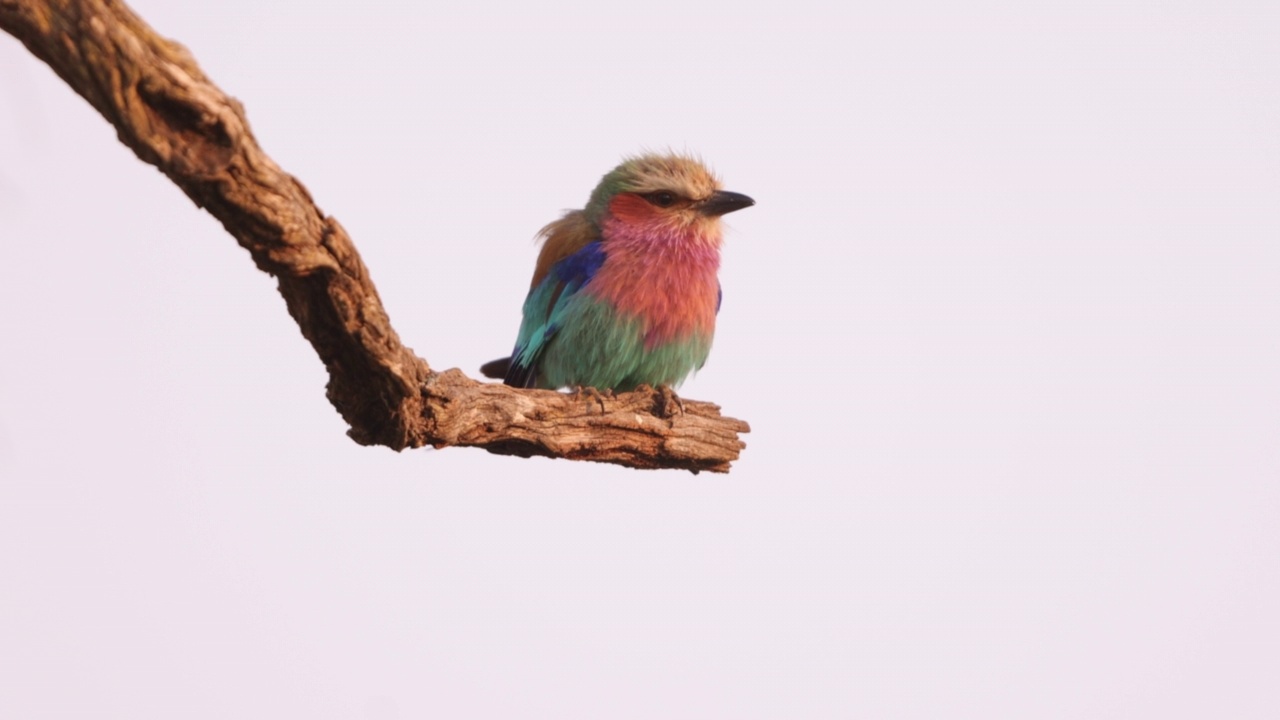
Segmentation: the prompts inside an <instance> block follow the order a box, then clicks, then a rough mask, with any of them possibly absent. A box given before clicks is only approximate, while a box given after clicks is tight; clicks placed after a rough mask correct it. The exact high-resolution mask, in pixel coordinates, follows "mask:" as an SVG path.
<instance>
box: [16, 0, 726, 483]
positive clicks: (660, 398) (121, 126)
mask: <svg viewBox="0 0 1280 720" xmlns="http://www.w3.org/2000/svg"><path fill="white" fill-rule="evenodd" d="M0 29H4V30H5V31H6V32H8V33H10V34H11V35H13V36H14V37H16V38H18V39H19V40H20V41H22V43H23V44H24V45H26V47H27V49H28V50H30V51H31V53H32V54H33V55H35V56H36V57H37V58H39V59H40V60H42V61H44V62H45V63H47V64H48V65H49V66H50V67H51V68H53V70H54V72H56V73H57V74H58V75H59V76H60V77H61V78H62V79H63V80H64V81H66V83H67V84H68V85H70V86H71V88H72V89H73V90H75V91H76V92H77V93H79V94H80V95H81V96H83V97H84V98H85V99H86V100H88V101H89V103H90V104H91V105H93V107H94V108H95V109H97V111H98V112H99V113H101V114H102V116H103V117H104V118H106V119H107V121H108V122H110V123H111V124H112V125H113V126H114V127H115V128H116V133H117V135H118V136H119V138H120V141H121V142H123V143H124V144H125V145H127V146H129V147H130V148H131V149H132V150H133V151H134V153H136V154H137V156H138V157H139V158H141V159H142V160H143V161H145V162H147V163H150V164H152V165H154V166H156V167H157V168H159V169H160V170H161V171H162V172H164V174H165V175H166V176H168V177H169V179H170V180H172V181H173V182H174V183H175V184H177V185H178V187H180V188H182V190H183V192H185V193H186V194H187V195H188V196H189V197H190V198H191V199H192V200H193V201H195V203H196V205H198V206H199V207H202V208H204V209H206V210H208V211H209V213H211V214H212V215H213V216H214V217H216V218H217V219H218V220H219V221H221V222H222V225H223V227H225V228H226V229H227V232H229V233H231V235H232V236H234V237H235V238H236V240H237V241H238V242H239V243H240V245H241V246H243V247H244V248H245V249H247V250H248V251H249V253H250V254H251V255H252V257H253V260H254V262H255V263H256V264H257V266H258V268H260V269H261V270H263V271H264V272H267V273H270V274H271V275H273V276H275V277H276V279H277V281H278V283H279V289H280V294H281V295H282V296H284V300H285V304H286V305H287V306H288V309H289V313H290V315H292V316H293V318H294V320H296V321H297V323H298V327H299V328H301V330H302V334H303V336H305V337H306V338H307V340H308V341H310V342H311V345H312V346H313V347H314V348H315V350H316V353H317V354H318V355H319V356H320V359H321V360H322V361H323V362H324V364H325V367H326V368H327V369H328V372H329V383H328V392H327V394H328V397H329V400H330V402H332V403H333V405H334V407H335V408H337V410H338V412H339V413H341V414H342V417H343V418H344V419H345V420H346V421H347V423H348V424H349V425H350V426H351V429H350V431H349V433H348V434H349V435H350V436H351V437H352V439H354V440H355V441H356V442H358V443H361V444H365V445H385V446H387V447H390V448H393V449H396V450H402V449H404V448H411V447H421V446H424V445H432V446H435V447H438V448H440V447H448V446H451V445H459V446H469V447H480V448H484V449H485V450H488V451H489V452H493V453H499V454H506V455H519V456H524V457H528V456H532V455H543V456H548V457H560V458H569V459H575V460H593V461H597V462H609V463H616V464H619V465H626V466H629V467H635V468H681V469H687V470H693V471H695V472H696V471H699V470H711V471H717V472H727V471H728V469H729V464H730V463H731V462H732V461H734V460H736V459H737V458H738V455H739V453H740V451H741V450H742V448H743V447H745V445H744V443H743V442H742V441H741V440H740V439H739V437H738V434H739V433H745V432H749V430H750V428H749V427H748V426H747V424H746V423H745V422H742V421H741V420H735V419H732V418H726V417H722V416H721V415H720V411H719V408H718V407H717V406H715V405H713V404H711V403H703V402H696V401H691V400H686V401H684V402H683V407H679V406H678V405H676V404H674V403H672V402H671V399H670V398H669V397H668V396H666V395H665V394H664V393H661V392H658V391H656V390H651V389H647V388H642V389H640V390H637V391H635V392H631V393H625V394H621V395H618V396H616V397H599V396H597V395H595V394H583V393H579V394H570V395H566V394H562V393H556V392H551V391H540V390H516V389H513V388H509V387H506V386H504V385H495V384H488V383H479V382H476V381H475V380H472V379H470V378H468V377H466V376H465V375H464V374H463V373H462V372H460V371H458V370H448V371H446V372H443V373H437V372H434V371H432V370H431V368H430V367H429V366H428V365H427V362H426V361H425V360H423V359H422V358H419V357H417V356H416V355H414V354H413V352H412V351H411V350H409V349H408V348H406V347H404V346H403V345H402V344H401V343H400V338H399V337H398V336H397V335H396V332H395V330H394V329H393V328H392V327H391V321H390V319H389V318H388V317H387V313H386V311H385V310H384V309H383V307H382V302H381V300H379V298H378V292H377V290H376V289H375V288H374V286H373V282H372V280H370V277H369V271H368V269H367V268H366V267H365V266H364V263H363V262H362V261H361V259H360V254H359V253H358V252H356V248H355V245H354V244H353V243H352V241H351V238H350V237H349V236H348V235H347V232H346V231H345V230H344V229H343V228H342V226H341V225H340V224H339V223H338V221H337V220H335V219H333V218H332V217H330V216H327V215H325V214H324V213H323V212H322V211H321V210H320V209H319V208H318V207H316V205H315V202H314V201H313V200H312V199H311V195H310V194H309V193H308V192H307V189H306V188H305V187H303V185H302V183H301V182H299V181H298V180H297V178H294V177H293V176H292V175H289V174H288V173H286V172H284V171H283V170H282V169H280V167H279V166H278V165H276V164H275V162H273V161H272V160H271V158H269V157H267V155H266V154H265V153H264V152H263V151H262V149H261V148H260V147H259V146H258V143H257V141H256V140H255V139H254V137H253V133H252V132H251V131H250V129H249V124H248V121H247V120H246V119H245V112H244V108H243V107H241V105H240V103H239V102H237V101H236V100H235V99H234V98H232V97H230V96H228V95H226V94H225V93H223V92H222V91H221V90H219V89H218V88H217V87H216V86H215V85H214V84H213V83H212V82H210V81H209V79H208V78H207V77H205V75H204V73H203V72H201V71H200V68H199V67H198V66H197V65H196V62H195V59H194V58H192V57H191V55H190V53H188V52H187V50H186V48H184V47H182V46H181V45H179V44H177V43H175V42H172V41H169V40H166V39H164V38H162V37H160V36H159V35H157V34H156V33H155V32H154V31H153V30H152V29H151V28H150V27H149V26H147V24H146V23H144V22H143V21H142V20H141V19H140V18H139V17H138V16H137V15H135V14H134V13H133V12H132V11H131V10H130V9H129V8H128V7H127V6H126V5H124V4H123V3H121V2H115V1H114V0H0ZM439 270H440V271H441V272H445V271H447V272H458V271H459V269H458V268H440V269H439Z"/></svg>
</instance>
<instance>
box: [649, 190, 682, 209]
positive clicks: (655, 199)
mask: <svg viewBox="0 0 1280 720" xmlns="http://www.w3.org/2000/svg"><path fill="white" fill-rule="evenodd" d="M644 197H645V199H646V200H648V201H649V202H650V203H653V204H654V205H657V206H658V207H661V208H668V207H671V206H672V205H675V204H676V196H675V195H674V194H673V193H669V192H666V191H665V190H660V191H658V192H653V193H649V194H648V195H645V196H644Z"/></svg>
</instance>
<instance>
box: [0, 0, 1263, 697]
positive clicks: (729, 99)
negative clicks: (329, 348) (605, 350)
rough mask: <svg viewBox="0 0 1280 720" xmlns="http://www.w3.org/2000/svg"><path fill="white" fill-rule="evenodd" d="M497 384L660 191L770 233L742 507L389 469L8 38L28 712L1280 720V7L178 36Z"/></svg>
mask: <svg viewBox="0 0 1280 720" xmlns="http://www.w3.org/2000/svg"><path fill="white" fill-rule="evenodd" d="M133 6H134V7H135V9H137V11H138V12H139V13H140V14H141V15H142V16H143V17H144V18H145V19H147V20H148V21H149V22H150V23H151V24H152V25H153V26H154V27H156V28H157V29H158V30H159V31H160V32H161V33H162V34H164V35H166V36H169V37H173V38H175V39H178V40H179V41H181V42H183V43H184V44H186V45H187V46H188V47H189V48H190V49H191V51H192V52H193V53H194V54H195V56H196V58H197V59H198V60H199V62H200V63H201V65H202V67H203V68H204V70H205V71H206V72H207V73H208V74H209V75H210V77H212V78H213V79H214V80H215V81H216V82H217V83H218V84H219V85H220V86H221V87H222V88H224V89H225V90H226V91H227V92H229V93H230V94H232V95H234V96H236V97H237V98H239V99H240V100H241V101H243V103H244V105H245V106H246V108H247V110H248V115H249V119H250V121H251V122H252V125H253V129H254V131H255V133H256V135H257V137H258V139H259V141H260V142H261V143H262V145H263V147H264V148H265V149H266V150H267V152H268V153H269V154H271V155H272V157H274V158H275V159H276V160H277V161H278V162H279V163H280V164H281V165H282V166H283V167H284V168H285V169H286V170H288V171H290V172H292V173H294V174H296V175H297V176H298V177H299V178H300V179H301V180H302V181H303V182H304V183H305V184H306V185H307V187H308V188H309V189H310V190H311V192H312V194H313V195H314V196H315V197H316V199H317V201H318V202H319V204H320V205H321V206H322V207H323V208H324V209H325V210H326V211H327V212H329V213H332V214H333V215H335V216H336V217H337V218H338V219H339V220H340V221H341V222H342V223H343V224H344V225H345V226H346V228H347V229H348V230H349V231H350V232H351V235H352V237H353V238H354V239H355V242H356V244H357V246H358V247H359V248H360V251H361V252H362V253H363V256H364V259H365V261H366V262H367V263H368V265H369V267H370V269H371V271H372V274H373V278H374V280H375V281H376V283H377V285H378V288H379V291H380V293H381V295H382V298H383V300H384V301H385V303H386V305H387V308H388V310H389V312H390V314H391V317H392V321H393V323H394V325H395V327H396V329H397V330H398V331H399V333H400V335H401V336H402V338H403V339H404V340H405V342H406V343H407V344H408V345H410V346H411V347H413V348H415V349H416V350H417V351H418V352H419V353H420V354H422V355H423V356H425V357H426V358H427V359H428V360H429V361H430V362H431V363H432V365H433V366H435V367H439V368H446V367H454V366H457V367H462V368H464V369H466V370H467V371H468V372H472V373H474V372H475V370H476V368H477V366H478V365H479V364H480V363H482V362H483V361H485V360H489V359H491V358H493V357H496V356H497V355H500V354H502V353H503V352H505V351H506V350H507V349H508V348H509V346H510V344H511V342H512V339H513V338H514V335H515V331H516V326H517V323H518V312H519V305H520V303H521V301H522V299H523V293H524V291H525V289H526V288H527V282H528V276H529V273H530V270H531V267H532V263H533V259H534V257H535V254H536V247H535V246H534V245H533V243H532V242H531V238H532V236H533V234H534V232H535V231H536V230H537V228H539V227H540V226H541V225H543V224H544V223H546V222H547V221H549V220H551V219H553V218H554V217H555V216H556V215H557V213H558V212H559V211H561V210H562V209H565V208H572V207H580V206H581V205H582V203H583V202H584V201H585V200H586V197H587V195H588V193H589V192H590V190H591V188H592V186H593V185H594V184H595V182H596V180H597V179H598V178H599V177H600V175H602V174H603V173H604V172H605V171H607V170H609V169H610V168H611V167H612V166H613V165H615V164H616V163H617V161H618V160H619V159H620V158H621V157H622V156H623V155H624V154H628V153H633V152H636V151H638V150H641V149H643V148H646V147H649V148H665V147H673V148H675V149H677V150H688V151H691V152H697V153H699V154H701V155H702V156H703V157H704V158H706V160H707V161H708V162H709V163H711V164H712V165H713V166H714V167H715V168H716V169H717V170H718V171H719V172H720V174H721V175H722V176H723V177H724V179H725V184H726V187H728V188H729V189H732V190H737V191H740V192H744V193H748V194H750V195H752V196H754V197H755V198H756V199H757V201H758V205H757V206H756V207H754V208H751V209H750V210H746V211H743V212H741V213H738V214H735V215H732V216H730V217H729V218H728V220H729V231H728V238H727V244H726V248H725V259H724V267H723V271H722V276H721V277H722V282H723V285H724V293H725V299H724V307H723V310H722V311H721V313H720V324H719V328H718V334H717V339H716V346H715V349H714V350H713V352H712V357H711V360H710V362H709V363H708V365H707V366H706V368H704V370H703V371H702V372H701V374H699V375H698V376H697V377H696V378H695V379H693V380H692V381H690V382H688V383H686V384H685V386H684V387H683V388H682V393H683V394H684V395H686V396H688V397H693V398H699V399H709V400H714V401H716V402H718V403H720V404H721V405H723V406H724V408H725V411H726V412H727V413H728V414H730V415H733V416H736V417H741V418H745V419H747V420H749V421H750V422H751V424H752V428H753V431H752V433H751V434H750V435H749V436H748V437H747V438H746V440H747V441H748V443H749V447H748V448H747V450H746V451H745V453H744V454H743V456H742V459H741V460H740V461H739V462H738V463H737V465H736V466H735V467H734V469H733V472H732V473H731V474H730V475H728V476H709V475H706V474H703V475H699V476H697V477H694V476H691V475H689V474H687V473H676V472H662V473H641V472H637V471H631V470H626V469H622V468H615V467H608V466H600V465H589V464H575V463H570V462H563V461H559V462H553V461H548V460H542V459H536V460H527V461H525V460H519V459H513V458H504V457H496V456H490V455H487V454H484V453H482V452H479V451H474V450H462V449H451V450H444V451H418V452H405V453H400V454H396V453H393V452H390V451H388V450H385V449H379V448H362V447H359V446H356V445H355V444H353V443H352V442H350V441H349V440H348V439H347V438H346V437H345V436H344V434H343V433H344V431H345V426H344V425H343V423H342V421H341V419H340V418H339V416H338V415H337V414H336V413H335V412H334V410H333V409H332V407H331V406H330V405H329V404H328V403H327V401H326V400H325V397H324V383H325V380H326V377H325V374H324V372H323V367H322V365H321V363H320V362H319V360H318V359H317V358H316V356H315V354H314V353H313V352H312V350H311V349H310V347H309V346H308V345H307V344H306V343H305V341H304V340H303V339H302V338H301V336H300V334H299V332H298V329H297V327H296V326H295V325H294V323H293V321H292V320H291V319H290V318H289V316H288V314H287V313H286V311H285V308H284V303H283V302H282V301H281V299H280V297H279V296H278V294H277V293H276V291H275V289H274V283H273V281H272V280H271V279H270V278H269V277H267V276H266V275H263V274H262V273H259V272H258V271H257V270H255V269H254V268H253V266H252V264H251V262H250V260H249V258H248V256H247V254H246V253H245V252H244V251H243V250H241V249H240V248H239V247H237V246H236V244H235V243H234V241H233V240H232V239H231V238H230V237H229V236H228V235H226V234H225V233H224V232H223V231H222V229H221V228H220V226H219V225H218V223H217V222H216V221H214V220H213V219H212V218H211V217H209V216H208V215H207V214H205V213H203V212H201V211H199V210H197V209H196V208H195V207H194V206H193V205H192V203H191V202H190V201H189V200H188V199H187V198H186V197H185V196H183V195H182V194H181V192H180V191H179V190H177V188H175V187H174V186H173V185H172V184H171V183H169V182H168V181H167V180H166V179H165V178H164V177H163V176H162V175H160V173H158V172H157V171H156V170H154V169H152V168H150V167H148V166H146V165H144V164H142V163H141V162H139V161H138V160H136V159H135V158H134V157H133V155H132V154H131V153H130V152H129V151H128V150H127V149H126V148H125V147H123V146H122V145H121V144H119V143H118V142H117V141H116V139H115V135H114V132H113V130H112V129H111V128H110V127H109V126H108V125H107V124H106V123H105V122H104V121H103V120H102V119H101V118H100V117H99V116H98V115H97V114H96V113H95V112H94V111H93V110H92V109H91V108H90V107H89V106H88V104H87V103H85V102H84V101H83V100H81V99H80V98H79V97H77V96H75V95H74V94H73V93H72V92H71V91H70V90H69V89H68V88H67V87H66V86H64V85H63V84H62V83H61V82H60V81H59V80H58V79H57V78H56V77H55V76H54V75H53V74H52V72H50V71H49V70H48V68H46V67H45V66H44V65H43V64H41V63H39V62H38V61H36V60H35V59H34V58H33V57H31V56H30V55H29V54H28V53H27V52H26V51H25V49H24V48H22V47H21V45H19V44H18V43H17V42H16V41H14V40H13V39H12V38H10V37H8V36H0V253H3V254H2V255H0V308H3V317H2V318H0V333H2V337H3V353H0V607H3V610H2V611H0V715H2V716H4V717H8V718H46V717H48V718H57V717H93V718H108V717H120V718H175V717H181V718H233V717H235V718H251V717H307V718H397V717H398V718H421V717H442V718H517V717H521V718H523V717H533V718H858V717H865V718H983V719H987V718H1080V717H1089V718H1141V717H1146V718H1154V717H1160V718H1169V717H1188V718H1190V717H1196V718H1199V717H1231V718H1271V717H1275V713H1276V711H1277V708H1278V707H1280V682H1277V678H1280V613H1278V611H1277V608H1280V562H1278V558H1280V526H1278V524H1280V382H1278V379H1280V378H1278V372H1280V370H1278V368H1280V334H1278V332H1280V42H1277V38H1280V5H1277V4H1276V3H1274V2H1269V1H1261V0H1260V1H1259V2H1252V3H1250V2H1218V1H1215V2H1079V1H1076V0H1073V1H1071V2H1061V3H1034V2H1033V3H1008V2H972V3H963V4H959V3H957V4H953V3H938V2H905V3H904V2H893V3H882V4H856V3H854V4H850V3H836V2H832V3H817V2H805V1H803V0H801V1H798V2H787V3H747V2H738V3H728V2H720V3H690V2H662V1H660V0H659V1H656V2H646V3H639V4H637V3H630V4H614V5H609V4H605V3H580V4H571V3H564V2H560V3H551V4H547V5H544V6H534V5H532V4H521V5H514V4H513V5H501V4H485V3H476V4H470V5H467V4H464V3H448V4H446V3H401V4H395V3H379V2H369V3H362V4H355V5H353V4H350V3H348V4H336V3H334V4H317V3H312V2H299V1H297V0H289V1H280V2H271V3H266V2H260V1H258V0H253V1H249V0H230V1H227V2H218V3H207V2H206V3H195V2H177V1H176V0H171V1H168V2H166V1H164V0H139V1H137V2H134V3H133Z"/></svg>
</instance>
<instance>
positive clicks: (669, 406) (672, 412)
mask: <svg viewBox="0 0 1280 720" xmlns="http://www.w3.org/2000/svg"><path fill="white" fill-rule="evenodd" d="M657 390H658V397H659V398H660V402H659V404H658V408H657V409H658V414H660V415H661V416H662V417H664V418H672V417H675V416H676V415H683V414H684V401H683V400H681V399H680V396H679V395H677V394H676V391H675V390H672V389H671V386H670V385H659V386H658V387H657Z"/></svg>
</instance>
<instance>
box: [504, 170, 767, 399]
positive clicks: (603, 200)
mask: <svg viewBox="0 0 1280 720" xmlns="http://www.w3.org/2000/svg"><path fill="white" fill-rule="evenodd" d="M754 204H755V201H754V200H752V199H751V198H749V197H747V196H746V195H742V194H739V193H735V192H728V191H726V190H722V189H720V181H719V180H718V179H717V178H716V177H715V175H713V174H712V173H711V171H709V170H708V169H707V168H706V167H705V166H704V165H703V164H702V163H701V162H699V161H698V160H696V159H694V158H691V157H686V156H683V155H674V154H646V155H639V156H636V157H631V158H627V159H625V160H624V161H623V162H622V164H621V165H619V166H618V167H616V168H614V169H613V171H612V172H610V173H609V174H607V175H605V176H604V178H603V179H602V180H601V181H600V184H599V185H597V186H596V189H595V190H594V191H592V193H591V198H590V199H589V200H588V201H587V206H586V207H585V208H584V209H582V210H572V211H570V212H567V213H565V215H564V217H562V218H560V219H559V220H556V221H555V222H553V223H551V224H550V225H547V226H546V227H544V228H543V229H542V231H541V232H540V233H539V235H540V237H542V238H543V240H544V243H543V246H542V252H541V253H540V254H539V256H538V264H537V266H536V268H535V269H534V272H533V282H532V283H531V285H530V289H529V295H528V296H527V297H526V298H525V301H524V318H523V321H522V322H521V323H520V332H519V334H518V335H517V337H516V344H515V349H514V350H512V353H511V357H509V358H502V359H500V360H494V361H492V362H489V363H486V364H485V365H484V366H483V367H482V368H481V372H483V373H484V374H485V375H486V376H488V377H491V378H503V380H504V381H505V382H506V384H508V385H513V386H515V387H524V388H551V389H556V388H561V387H573V386H577V387H590V388H595V389H597V390H618V391H625V390H632V389H634V388H636V387H637V386H639V385H651V386H653V387H663V386H665V387H673V386H676V385H679V384H680V382H681V381H683V380H684V379H685V378H686V377H687V376H688V375H689V373H691V372H693V371H694V370H697V369H698V368H701V367H702V365H703V363H705V362H706V360H707V354H708V353H709V352H710V351H711V338H712V336H713V335H714V333H715V324H716V313H717V312H719V310H720V282H719V280H717V279H716V272H717V270H718V269H719V268H720V244H721V228H720V216H722V215H724V214H725V213H730V212H733V211H734V210H741V209H742V208H745V207H749V206H751V205H754Z"/></svg>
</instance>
